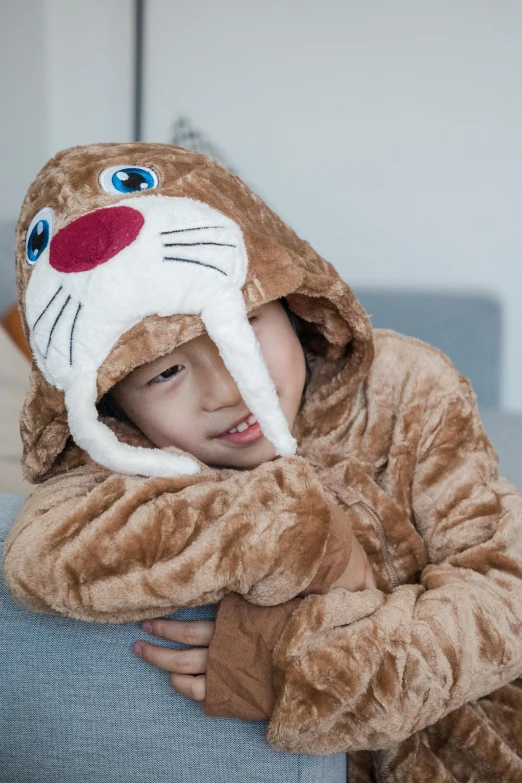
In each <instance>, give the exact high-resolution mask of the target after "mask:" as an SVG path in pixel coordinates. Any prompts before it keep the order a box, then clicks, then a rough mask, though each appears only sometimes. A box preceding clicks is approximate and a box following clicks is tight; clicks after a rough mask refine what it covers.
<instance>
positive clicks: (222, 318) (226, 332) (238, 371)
mask: <svg viewBox="0 0 522 783" xmlns="http://www.w3.org/2000/svg"><path fill="white" fill-rule="evenodd" d="M201 318H202V320H203V323H204V324H205V327H206V329H207V332H208V334H209V336H210V337H211V338H212V340H213V341H214V342H215V344H216V345H217V347H218V349H219V353H220V354H221V357H222V358H223V361H224V363H225V366H226V368H227V369H228V371H229V372H230V374H231V375H232V377H233V378H234V380H235V382H236V383H237V387H238V389H239V392H240V394H241V396H242V397H243V399H244V401H245V403H246V404H247V406H248V409H249V410H250V411H251V412H252V413H253V414H254V416H255V417H256V419H257V421H258V422H259V426H260V427H261V429H262V431H263V434H264V435H265V437H266V438H268V440H269V441H271V443H273V445H274V448H275V450H276V454H279V455H280V456H282V457H286V456H289V455H291V454H295V452H296V448H297V442H296V440H295V439H294V438H293V437H292V435H291V434H290V431H289V429H288V423H287V421H286V418H285V415H284V413H283V411H282V410H281V406H280V405H279V400H278V397H277V392H276V389H275V386H274V382H273V380H272V378H271V376H270V373H269V371H268V367H267V365H266V361H265V359H264V356H263V354H262V353H261V348H260V346H259V343H258V341H257V337H256V335H255V332H254V330H253V329H252V327H251V326H250V324H249V322H248V315H247V312H246V307H245V302H244V299H243V295H242V293H241V290H240V289H237V288H230V289H229V290H228V291H226V292H225V293H224V294H223V295H221V296H220V297H219V300H218V299H217V298H216V299H214V300H213V301H211V302H209V303H208V304H207V305H205V307H204V309H203V310H202V312H201Z"/></svg>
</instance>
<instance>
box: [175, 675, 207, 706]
mask: <svg viewBox="0 0 522 783" xmlns="http://www.w3.org/2000/svg"><path fill="white" fill-rule="evenodd" d="M169 679H170V684H171V685H172V687H173V688H174V690H175V691H177V692H178V693H180V694H181V695H182V696H186V698H187V699H192V700H193V701H197V702H203V701H205V698H206V695H207V678H206V675H204V674H201V675H199V677H190V676H187V675H186V674H171V675H170V678H169Z"/></svg>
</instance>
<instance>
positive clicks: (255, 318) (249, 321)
mask: <svg viewBox="0 0 522 783" xmlns="http://www.w3.org/2000/svg"><path fill="white" fill-rule="evenodd" d="M252 321H257V315H251V316H250V317H249V319H248V323H249V324H251V323H252Z"/></svg>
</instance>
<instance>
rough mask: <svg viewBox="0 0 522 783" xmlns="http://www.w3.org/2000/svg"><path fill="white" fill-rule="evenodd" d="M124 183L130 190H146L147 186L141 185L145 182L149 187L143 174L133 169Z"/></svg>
mask: <svg viewBox="0 0 522 783" xmlns="http://www.w3.org/2000/svg"><path fill="white" fill-rule="evenodd" d="M123 184H124V185H125V187H126V188H128V189H129V190H145V188H142V187H141V186H142V185H143V184H145V185H147V187H148V184H147V180H146V179H145V177H144V176H143V174H138V172H137V171H131V172H130V174H129V175H128V178H127V179H126V180H125V181H124V183H123Z"/></svg>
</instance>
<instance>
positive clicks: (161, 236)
mask: <svg viewBox="0 0 522 783" xmlns="http://www.w3.org/2000/svg"><path fill="white" fill-rule="evenodd" d="M182 245H185V247H184V248H183V247H182ZM165 262H168V263H165ZM16 270H17V288H18V303H19V307H20V312H21V316H22V322H23V326H24V330H25V334H26V337H27V339H28V342H29V344H30V346H31V350H32V353H33V359H34V361H33V365H32V369H31V379H30V388H29V391H28V394H27V397H26V400H25V403H24V407H23V409H22V413H21V421H20V429H21V436H22V441H23V448H24V453H23V459H22V466H23V471H24V476H25V477H26V478H27V479H28V480H29V481H32V482H40V481H43V480H45V479H47V478H49V477H50V476H52V475H54V474H55V473H57V472H61V470H62V469H63V466H64V455H65V454H66V453H67V452H68V451H71V449H75V450H76V452H77V453H78V452H81V453H82V454H83V455H84V457H85V455H87V456H88V457H89V458H91V459H93V460H94V461H95V462H97V463H99V464H101V465H103V466H105V467H107V468H109V469H111V470H115V471H117V472H122V473H129V474H139V475H149V476H154V475H157V476H161V475H165V476H168V475H186V474H194V473H198V472H199V471H200V470H201V463H198V461H197V460H195V459H194V458H193V457H192V456H190V455H188V454H186V453H184V452H182V451H181V450H179V449H176V448H174V447H172V448H167V449H157V448H154V447H152V444H150V443H149V442H148V440H147V439H146V438H145V437H144V436H143V437H141V434H140V433H139V434H138V435H136V433H134V435H132V436H131V437H125V436H123V437H122V436H121V434H120V435H119V433H120V432H123V431H124V430H125V427H124V426H123V427H120V426H119V424H120V423H118V426H115V425H113V423H109V424H108V422H107V420H104V421H103V420H100V418H99V417H98V415H97V411H96V403H97V402H98V401H99V400H100V399H101V397H102V396H103V395H104V394H105V393H106V392H107V391H109V390H110V389H111V388H112V386H114V384H116V383H117V382H118V381H120V380H121V379H123V378H124V377H125V376H126V375H127V374H128V373H130V372H131V371H132V370H133V369H135V368H136V367H138V366H140V365H142V364H144V363H147V362H150V361H153V360H154V359H156V358H158V357H160V356H162V355H164V354H166V353H170V352H171V351H172V350H174V348H175V347H176V346H178V345H180V344H182V343H184V342H186V341H188V340H191V339H193V338H194V337H197V336H198V335H200V334H202V333H203V332H204V331H205V330H206V331H207V332H208V333H209V335H210V337H211V338H212V339H213V340H214V342H215V343H216V345H217V346H218V348H219V351H220V353H221V355H222V357H223V361H224V362H225V365H226V366H227V368H228V370H229V371H230V373H231V374H232V376H233V377H234V380H235V381H236V383H237V385H238V388H239V390H240V392H241V395H242V397H243V399H244V400H245V403H246V404H247V406H248V408H249V410H251V411H252V412H253V413H254V414H255V415H256V417H257V419H258V421H259V424H260V426H261V428H262V430H263V432H264V434H265V436H266V437H267V438H268V439H269V440H270V441H271V442H272V443H273V444H274V447H275V449H276V453H277V454H280V455H289V454H292V453H294V452H295V450H296V445H297V444H296V440H295V438H294V437H293V434H292V433H290V432H289V431H288V426H287V424H286V420H285V419H284V415H283V413H282V411H281V409H280V407H279V404H278V400H277V395H276V393H275V389H274V386H273V383H272V380H271V378H270V376H269V374H268V370H267V368H266V364H265V363H264V360H263V357H262V354H261V352H260V350H259V345H258V343H257V340H256V337H255V334H254V332H253V330H252V328H251V327H250V324H249V323H248V316H247V314H248V312H249V311H250V310H253V309H255V308H257V307H259V306H260V305H262V304H265V303H267V302H269V301H272V300H275V299H278V298H280V297H283V296H284V297H286V299H287V302H288V305H289V306H290V308H291V310H292V311H293V312H295V313H296V314H297V315H298V316H300V317H301V318H302V319H303V320H304V321H306V322H308V323H309V324H310V334H309V339H308V340H307V338H306V335H305V338H304V339H305V346H306V349H307V351H308V352H309V353H310V354H312V355H313V357H314V362H313V366H314V369H313V374H312V378H311V381H310V383H309V384H308V387H307V390H306V394H305V399H304V402H303V405H302V407H301V410H300V413H299V415H298V422H297V421H296V425H295V427H294V430H295V431H296V434H297V430H298V431H299V432H298V436H299V437H300V438H303V437H307V436H313V437H319V436H321V435H324V434H327V432H328V431H329V429H331V427H332V423H333V422H335V421H338V419H339V412H340V411H341V410H342V408H343V407H345V406H347V405H348V403H349V398H350V397H351V396H352V395H353V393H354V392H355V390H356V388H357V386H358V385H359V384H360V382H361V381H362V380H363V379H364V378H365V376H366V375H367V373H368V371H369V368H370V366H371V363H372V360H373V353H374V347H373V340H372V329H371V324H370V321H369V319H368V316H367V315H366V313H365V311H364V310H363V308H362V307H361V305H360V304H359V302H358V301H357V299H356V298H355V296H354V294H353V292H352V290H351V289H350V287H349V286H348V285H347V284H346V283H344V282H343V281H342V280H341V278H340V277H339V275H338V274H337V272H336V271H335V269H334V268H333V267H332V266H331V265H330V264H329V263H328V262H326V261H325V260H324V259H323V258H321V257H320V256H319V255H318V254H317V253H316V252H315V251H314V250H313V249H312V247H311V246H310V245H309V244H308V243H307V242H305V241H303V240H302V239H300V238H299V237H298V236H297V235H296V234H295V233H294V232H293V231H292V230H291V229H290V228H289V226H287V225H286V224H285V223H284V222H283V221H282V220H281V219H280V218H279V217H278V216H277V215H275V214H274V212H272V211H271V210H270V209H269V208H268V207H267V205H266V204H265V203H264V202H263V201H262V200H261V199H260V198H259V197H258V196H256V195H255V194H254V193H253V192H252V191H251V190H250V189H249V188H248V187H247V186H246V185H245V184H244V183H243V182H242V181H241V180H240V179H239V178H238V177H236V176H234V175H232V174H231V173H230V172H228V171H227V170H225V169H224V168H223V167H222V166H220V165H219V164H218V163H216V162H215V161H214V160H212V159H210V158H208V157H206V156H205V155H202V154H199V153H195V152H192V151H189V150H185V149H182V148H180V147H174V146H171V145H167V144H145V143H133V144H96V145H88V146H81V147H73V148H71V149H67V150H63V151H62V152H60V153H58V154H57V155H56V156H55V157H54V158H53V159H52V160H51V161H49V162H48V163H47V164H46V165H45V166H44V168H43V169H42V170H41V172H40V173H39V174H38V176H37V178H36V179H35V181H34V182H33V184H32V185H31V187H30V188H29V191H28V193H27V196H26V198H25V200H24V203H23V205H22V210H21V214H20V219H19V221H18V225H17V231H16ZM252 364H254V372H252ZM247 366H248V367H249V372H246V371H245V370H244V368H246V367H247ZM318 400H321V401H322V403H323V410H324V415H323V416H322V417H321V420H320V421H317V418H316V417H315V416H314V417H312V416H311V415H310V414H309V411H311V410H313V409H315V410H317V408H316V405H317V401H318ZM127 435H128V433H127Z"/></svg>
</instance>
